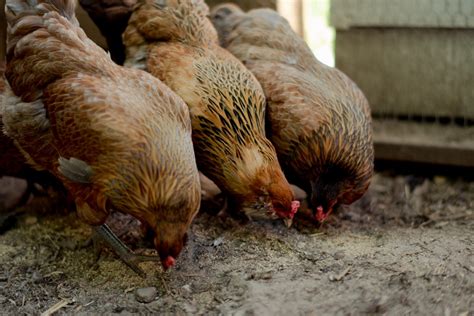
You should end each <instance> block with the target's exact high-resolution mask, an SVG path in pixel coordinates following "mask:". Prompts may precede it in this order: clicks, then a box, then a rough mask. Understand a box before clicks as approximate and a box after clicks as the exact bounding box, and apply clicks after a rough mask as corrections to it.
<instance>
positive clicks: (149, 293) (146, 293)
mask: <svg viewBox="0 0 474 316" xmlns="http://www.w3.org/2000/svg"><path fill="white" fill-rule="evenodd" d="M156 295H157V291H156V287H154V286H152V287H143V288H140V289H136V290H135V299H136V300H137V301H138V302H140V303H150V302H152V301H153V300H155V298H156Z"/></svg>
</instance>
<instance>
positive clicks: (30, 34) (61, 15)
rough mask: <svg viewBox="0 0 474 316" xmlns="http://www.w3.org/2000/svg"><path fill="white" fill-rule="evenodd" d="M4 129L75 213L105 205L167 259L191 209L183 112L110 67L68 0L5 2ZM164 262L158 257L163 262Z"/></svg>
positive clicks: (194, 192)
mask: <svg viewBox="0 0 474 316" xmlns="http://www.w3.org/2000/svg"><path fill="white" fill-rule="evenodd" d="M7 21H8V25H9V29H8V30H9V31H8V45H7V48H8V51H7V70H6V77H7V79H8V82H9V84H10V86H11V90H12V92H11V93H10V94H9V95H8V94H7V97H6V98H7V99H6V102H5V109H4V117H3V123H4V125H5V131H6V133H7V134H8V135H9V136H10V137H12V138H13V139H14V140H15V142H16V143H17V144H18V145H19V147H20V148H21V150H22V151H23V153H24V154H25V156H26V157H27V158H28V161H29V162H30V163H31V164H32V165H34V166H35V167H36V168H37V169H45V170H48V171H50V172H51V173H53V174H54V175H55V176H57V177H58V178H60V179H61V180H62V181H63V183H64V184H65V186H66V187H67V188H68V190H69V191H70V193H71V194H72V195H73V196H74V197H75V200H76V205H77V208H78V211H79V214H80V215H81V217H82V218H83V219H84V220H85V221H87V222H88V223H89V224H92V225H99V224H102V223H103V222H104V221H105V219H106V217H107V215H108V212H109V209H110V208H113V209H114V210H117V211H121V212H124V213H129V214H131V215H133V216H135V217H136V218H138V219H140V220H141V221H142V222H144V223H146V224H148V225H149V226H150V227H151V228H152V229H153V230H154V231H155V233H156V237H155V246H156V247H157V250H158V252H159V254H160V256H161V257H162V258H167V256H168V255H170V256H173V257H176V256H177V255H178V254H179V252H180V251H181V248H182V246H183V243H184V239H185V233H186V230H187V228H188V227H189V225H190V223H191V220H192V218H193V217H194V215H195V214H196V212H197V210H198V208H199V203H200V184H199V176H198V172H197V167H196V163H195V157H194V152H193V147H192V139H191V123H190V119H189V111H188V109H187V107H186V105H185V103H184V102H183V101H182V100H181V99H180V98H179V97H178V96H177V95H176V94H175V93H173V92H172V91H171V90H170V89H169V88H168V87H166V86H165V85H164V84H163V83H162V82H160V81H159V80H158V79H156V78H154V77H153V76H151V75H149V74H147V73H146V72H143V71H139V70H134V69H126V68H123V67H120V66H117V65H116V64H114V63H113V62H112V61H111V60H110V58H109V57H108V56H107V54H106V53H105V52H104V51H103V50H102V49H101V48H100V47H98V46H97V45H95V44H94V43H93V42H92V41H91V40H89V39H88V38H87V37H86V35H85V34H84V32H83V31H82V29H80V28H79V26H78V23H77V20H76V18H75V17H74V1H72V0H50V1H41V0H39V1H34V0H28V1H26V0H9V1H7ZM163 256H164V257H163Z"/></svg>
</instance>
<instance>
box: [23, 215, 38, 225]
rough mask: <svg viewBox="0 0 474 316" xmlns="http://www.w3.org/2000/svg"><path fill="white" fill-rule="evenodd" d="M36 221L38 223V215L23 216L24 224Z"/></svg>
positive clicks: (32, 223)
mask: <svg viewBox="0 0 474 316" xmlns="http://www.w3.org/2000/svg"><path fill="white" fill-rule="evenodd" d="M36 223H38V217H36V216H27V217H26V218H25V225H28V226H30V225H34V224H36Z"/></svg>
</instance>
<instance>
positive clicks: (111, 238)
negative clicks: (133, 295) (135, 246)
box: [94, 224, 160, 278]
mask: <svg viewBox="0 0 474 316" xmlns="http://www.w3.org/2000/svg"><path fill="white" fill-rule="evenodd" d="M94 230H95V232H96V234H97V235H98V236H100V237H101V238H102V240H104V241H105V242H106V243H107V244H108V245H109V246H110V247H111V248H112V249H113V250H114V251H115V253H116V254H117V255H118V256H119V257H120V259H121V260H122V261H123V262H124V263H125V264H126V265H127V266H128V267H129V268H130V269H132V270H133V271H134V272H135V273H137V274H138V275H140V276H141V277H143V278H145V277H146V273H145V271H143V270H142V269H141V268H140V267H139V266H138V263H140V262H145V261H160V257H159V256H146V255H137V254H135V253H133V252H132V251H131V250H130V248H128V247H127V245H125V244H124V243H123V242H122V241H121V240H120V239H119V238H118V237H117V236H116V235H115V234H114V232H113V231H112V230H111V229H110V227H109V226H108V225H106V224H103V225H101V226H97V227H95V228H94Z"/></svg>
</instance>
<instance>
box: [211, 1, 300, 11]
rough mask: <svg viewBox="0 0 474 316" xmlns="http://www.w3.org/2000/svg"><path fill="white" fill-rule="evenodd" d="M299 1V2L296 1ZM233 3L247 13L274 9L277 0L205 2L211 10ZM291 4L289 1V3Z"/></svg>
mask: <svg viewBox="0 0 474 316" xmlns="http://www.w3.org/2000/svg"><path fill="white" fill-rule="evenodd" d="M298 1H299V0H298ZM226 2H234V3H235V4H237V5H238V6H239V7H241V8H242V10H244V11H248V10H251V9H256V8H271V9H275V10H276V7H277V0H234V1H229V0H206V3H207V5H208V6H209V7H210V8H212V7H213V6H216V5H218V4H221V3H226ZM290 2H291V1H290Z"/></svg>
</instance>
